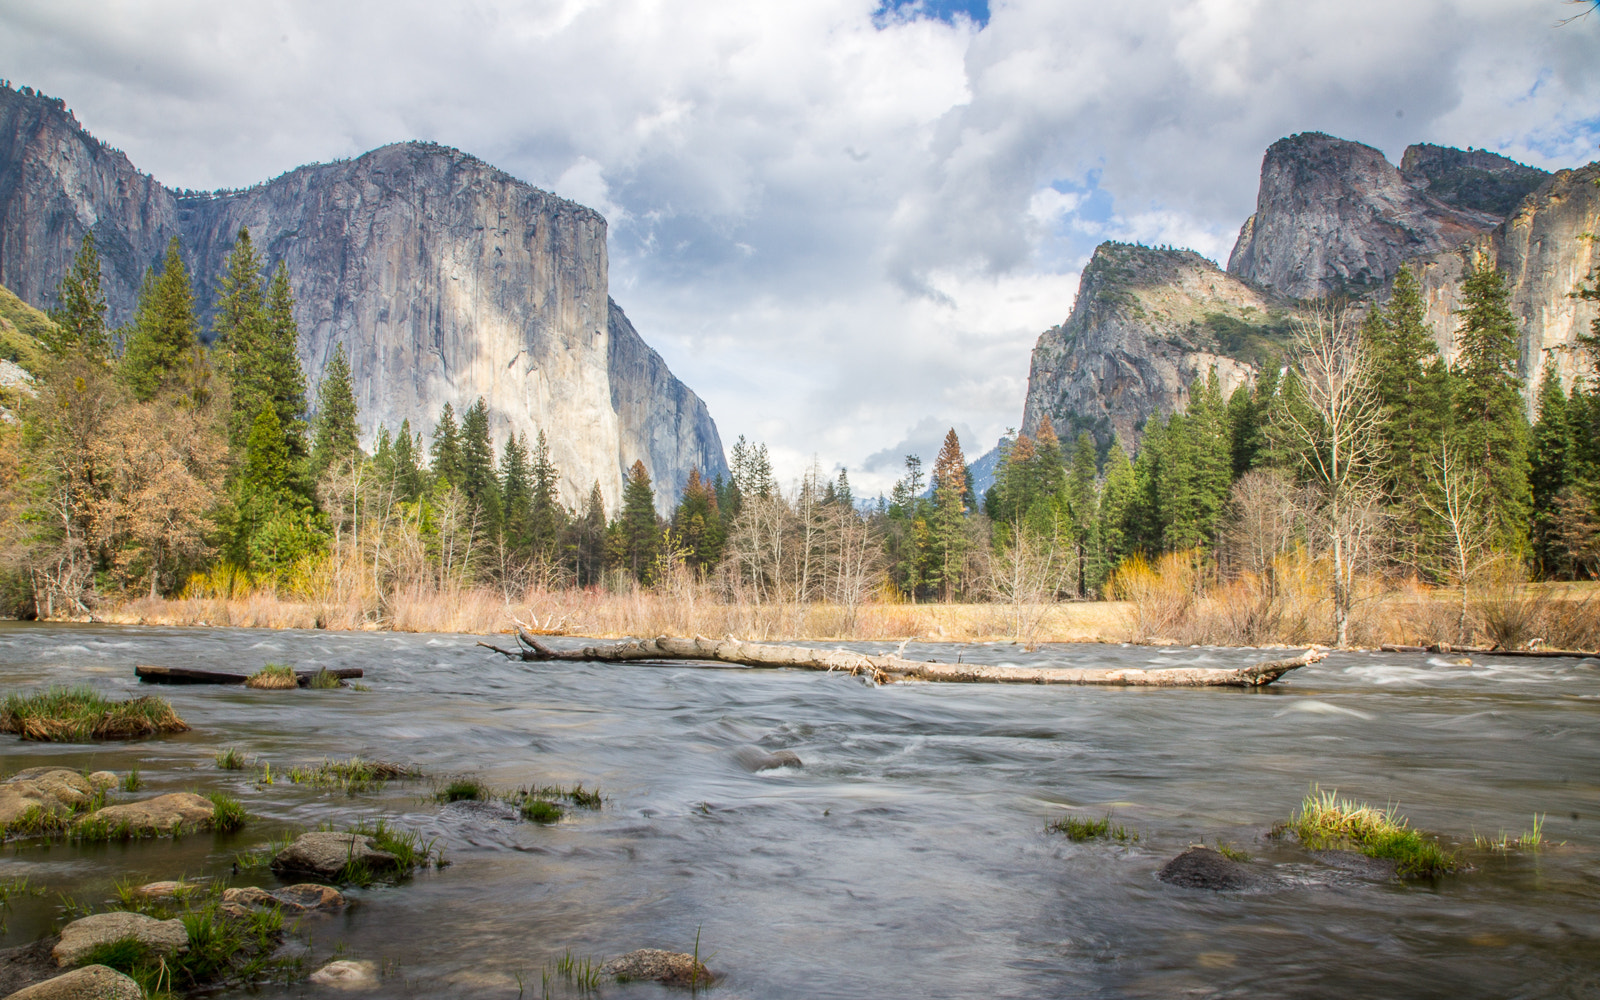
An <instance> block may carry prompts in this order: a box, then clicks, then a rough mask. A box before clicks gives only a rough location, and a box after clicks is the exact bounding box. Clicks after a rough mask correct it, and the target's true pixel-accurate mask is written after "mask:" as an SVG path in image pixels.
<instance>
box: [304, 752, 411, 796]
mask: <svg viewBox="0 0 1600 1000" xmlns="http://www.w3.org/2000/svg"><path fill="white" fill-rule="evenodd" d="M288 776H289V780H290V781H292V782H294V783H295V784H297V785H313V786H315V787H317V788H337V789H339V790H341V791H343V792H344V793H346V794H347V795H356V794H358V793H360V792H370V791H376V790H377V789H379V788H382V787H383V784H384V782H386V781H393V780H395V779H404V778H420V777H422V770H421V769H420V768H417V767H414V766H412V765H410V764H396V763H394V762H393V761H387V760H362V759H361V758H360V757H351V758H350V759H349V760H333V759H331V758H324V759H323V761H322V763H320V764H315V765H308V766H305V767H292V768H290V769H289V772H288Z"/></svg>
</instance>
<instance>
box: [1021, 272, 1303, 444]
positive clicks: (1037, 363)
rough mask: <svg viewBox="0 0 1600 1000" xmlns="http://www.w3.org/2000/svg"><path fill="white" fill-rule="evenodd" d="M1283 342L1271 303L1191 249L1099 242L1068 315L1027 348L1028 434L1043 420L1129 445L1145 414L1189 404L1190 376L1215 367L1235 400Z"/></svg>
mask: <svg viewBox="0 0 1600 1000" xmlns="http://www.w3.org/2000/svg"><path fill="white" fill-rule="evenodd" d="M1287 336H1288V326H1287V321H1286V318H1285V316H1284V314H1283V313H1282V311H1281V310H1280V309H1279V308H1277V307H1276V306H1275V305H1274V303H1273V302H1271V301H1270V300H1269V299H1268V298H1267V297H1266V296H1265V295H1263V294H1262V293H1261V292H1260V291H1259V290H1257V289H1255V288H1252V287H1251V286H1249V285H1247V284H1246V283H1244V282H1243V281H1240V280H1239V279H1238V278H1236V277H1234V276H1233V275H1230V274H1228V273H1227V272H1225V271H1223V270H1221V269H1220V268H1218V267H1217V266H1216V265H1215V264H1213V263H1212V262H1211V261H1209V260H1206V259H1205V258H1204V257H1202V256H1200V255H1199V254H1197V253H1195V252H1193V251H1192V250H1158V249H1154V248H1151V247H1143V246H1132V245H1129V244H1126V243H1102V244H1100V246H1099V247H1098V248H1097V249H1096V250H1095V252H1094V256H1093V258H1092V259H1091V260H1090V261H1089V265H1088V266H1087V267H1085V268H1084V271H1083V278H1082V279H1081V282H1080V284H1079V286H1078V299H1077V302H1076V303H1074V305H1073V307H1072V314H1071V315H1070V316H1069V317H1068V318H1067V321H1066V322H1065V323H1063V324H1062V325H1060V326H1056V327H1052V328H1050V329H1049V330H1046V331H1045V332H1044V333H1043V334H1041V335H1040V337H1039V342H1038V344H1037V346H1035V347H1034V349H1033V364H1032V367H1031V369H1030V370H1029V373H1028V398H1027V404H1026V409H1025V410H1024V413H1023V431H1024V432H1025V433H1028V434H1033V433H1035V432H1036V431H1037V430H1038V427H1039V423H1040V420H1041V418H1043V417H1044V416H1046V415H1048V416H1049V417H1050V421H1051V423H1052V424H1054V425H1055V428H1056V433H1057V434H1058V436H1060V437H1061V438H1062V439H1063V440H1069V439H1070V438H1071V437H1072V436H1075V435H1076V434H1077V433H1078V431H1080V430H1084V429H1087V430H1091V431H1093V432H1094V434H1095V436H1096V438H1097V439H1098V440H1099V441H1100V442H1101V443H1102V444H1103V443H1105V442H1107V441H1109V440H1110V439H1111V437H1112V436H1113V435H1115V436H1116V437H1117V438H1119V439H1120V440H1121V441H1122V443H1123V446H1124V447H1127V448H1130V449H1131V448H1132V447H1134V446H1135V444H1136V442H1137V440H1138V433H1137V432H1138V428H1140V427H1141V426H1143V424H1144V422H1145V420H1147V419H1148V418H1149V417H1150V416H1151V415H1153V414H1156V413H1171V412H1173V411H1174V410H1179V409H1182V408H1183V407H1184V406H1185V405H1186V403H1187V401H1188V391H1189V386H1190V385H1191V384H1192V383H1193V382H1194V380H1195V379H1196V378H1200V379H1204V378H1205V377H1206V375H1207V373H1208V372H1209V371H1210V370H1211V369H1212V368H1215V369H1216V371H1217V376H1218V378H1219V380H1220V382H1221V384H1222V389H1223V392H1224V393H1229V392H1232V391H1233V390H1234V389H1235V388H1237V387H1238V386H1239V385H1241V384H1242V383H1244V382H1245V381H1247V380H1249V379H1250V378H1252V377H1253V375H1254V373H1255V370H1256V366H1257V365H1259V364H1261V363H1262V362H1265V361H1268V360H1270V359H1273V358H1276V357H1277V356H1278V353H1279V352H1280V351H1281V345H1282V343H1283V342H1284V341H1285V339H1286V338H1287Z"/></svg>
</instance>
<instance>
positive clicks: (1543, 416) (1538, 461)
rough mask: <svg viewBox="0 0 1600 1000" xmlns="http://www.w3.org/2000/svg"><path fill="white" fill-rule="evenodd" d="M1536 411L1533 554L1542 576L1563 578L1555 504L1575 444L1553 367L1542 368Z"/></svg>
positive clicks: (1570, 469)
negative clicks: (1537, 409) (1542, 376)
mask: <svg viewBox="0 0 1600 1000" xmlns="http://www.w3.org/2000/svg"><path fill="white" fill-rule="evenodd" d="M1579 402H1580V404H1581V402H1582V401H1581V399H1580V400H1579ZM1538 407H1539V412H1538V417H1539V419H1538V422H1536V423H1535V424H1534V425H1533V452H1532V468H1531V474H1530V475H1529V477H1528V479H1529V488H1530V492H1531V495H1532V498H1533V553H1534V559H1535V560H1536V562H1537V564H1538V567H1539V571H1540V573H1541V574H1542V575H1544V576H1555V575H1564V574H1566V573H1568V572H1570V571H1571V567H1570V566H1569V565H1567V563H1568V559H1567V556H1566V549H1565V546H1563V545H1562V544H1561V542H1560V540H1559V538H1558V536H1557V530H1556V525H1557V520H1556V519H1557V508H1556V502H1557V498H1558V497H1560V496H1561V493H1562V491H1563V490H1565V489H1566V488H1567V487H1569V486H1571V485H1572V482H1573V473H1574V471H1575V468H1574V467H1575V466H1576V464H1577V461H1576V459H1577V442H1576V441H1575V440H1574V438H1573V434H1572V430H1573V428H1572V422H1571V420H1570V418H1569V414H1568V410H1569V400H1568V399H1567V393H1566V390H1565V389H1564V388H1562V385H1561V379H1560V377H1559V376H1558V375H1557V374H1556V370H1555V366H1554V365H1546V366H1545V370H1544V380H1543V381H1541V382H1540V383H1539V402H1538Z"/></svg>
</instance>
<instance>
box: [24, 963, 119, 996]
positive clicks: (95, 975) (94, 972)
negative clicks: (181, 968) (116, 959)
mask: <svg viewBox="0 0 1600 1000" xmlns="http://www.w3.org/2000/svg"><path fill="white" fill-rule="evenodd" d="M6 1000H144V991H143V990H141V989H139V984H138V983H136V982H134V981H133V980H132V979H129V978H128V977H127V976H124V975H123V974H122V973H120V972H118V971H116V970H115V969H110V968H107V967H106V966H104V965H86V966H84V967H83V968H81V969H73V970H72V971H71V972H68V973H66V974H64V975H60V976H56V977H55V978H54V979H46V980H45V981H44V982H42V983H35V984H34V985H32V986H29V987H27V988H25V989H22V990H19V991H18V992H16V993H13V994H11V996H9V997H7V998H6Z"/></svg>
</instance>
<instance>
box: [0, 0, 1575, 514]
mask: <svg viewBox="0 0 1600 1000" xmlns="http://www.w3.org/2000/svg"><path fill="white" fill-rule="evenodd" d="M1566 12H1567V8H1565V7H1563V6H1562V5H1561V4H1560V3H1557V2H1556V0H1413V2H1410V3H1405V4H1396V3H1393V2H1392V0H1347V2H1345V3H1341V4H1309V5H1308V4H1283V3H1272V2H1269V0H1176V2H1174V3H1170V4H1164V5H1149V4H1107V3H1103V2H1089V0H1006V2H1003V3H996V4H993V5H990V4H988V3H984V2H981V0H964V2H952V0H920V2H900V0H885V2H882V3H880V2H878V0H807V2H805V3H764V4H751V3H742V2H738V0H678V2H676V3H673V4H662V3H660V2H659V0H524V2H499V3H496V2H483V3H476V4H472V5H465V6H464V5H441V4H437V3H424V2H421V0H386V2H382V3H379V2H377V0H356V2H351V3H346V4H331V5H330V4H324V3H315V2H312V0H279V2H276V3H273V4H215V3H204V2H201V0H152V2H150V3H146V4H141V5H137V7H134V6H125V5H106V4H103V3H95V2H91V0H54V2H52V3H50V4H29V3H25V2H20V0H0V60H3V62H4V65H5V66H6V74H7V75H8V76H9V77H10V78H11V79H13V80H14V81H16V82H17V83H19V84H29V85H32V86H35V87H39V88H41V89H43V90H45V91H46V92H48V93H50V94H52V95H56V96H61V97H64V98H66V100H67V102H68V104H69V105H71V106H72V107H73V108H74V109H75V110H76V112H77V113H78V116H79V118H80V120H81V121H83V122H84V124H85V125H86V126H87V127H88V128H90V129H91V130H92V131H93V132H94V133H95V134H96V135H98V136H99V137H101V138H103V139H105V140H106V141H108V142H110V143H111V144H113V145H115V146H118V147H120V148H122V149H124V150H125V151H127V153H128V154H129V156H130V157H131V158H132V160H133V161H134V162H135V163H136V164H138V165H139V166H140V167H141V168H143V169H145V170H148V171H150V172H151V173H153V174H154V175H155V176H157V177H158V178H160V179H161V180H163V181H164V182H166V183H168V184H171V185H174V186H187V187H196V188H211V187H218V186H239V185H246V184H250V183H254V182H256V181H259V180H262V179H264V178H267V177H270V176H273V175H276V174H278V173H280V172H282V171H284V170H287V169H290V168H292V167H294V166H297V165H299V164H301V163H305V162H310V161H316V160H327V159H332V158H335V157H342V156H351V155H355V154H359V153H361V152H363V151H365V150H367V149H370V148H372V147H374V146H377V145H381V144H383V143H386V142H392V141H396V140H400V139H411V138H424V139H431V140H434V141H438V142H443V143H447V144H450V145H453V146H458V147H460V148H462V149H465V150H467V151H469V152H471V153H473V154H475V155H477V156H479V157H482V158H483V159H485V160H487V161H489V162H491V163H493V164H495V165H496V166H499V167H501V168H502V169H505V170H507V171H509V172H510V173H512V174H513V175H515V176H517V177H520V178H523V179H524V180H527V181H529V182H531V183H534V184H537V185H539V186H541V187H544V188H547V189H551V190H555V191H557V192H558V193H561V194H563V195H565V196H567V197H571V198H574V199H576V200H579V201H582V202H585V203H587V204H590V205H592V206H593V207H596V208H598V209H600V210H602V211H603V212H605V214H606V215H607V217H608V219H609V221H610V224H611V228H610V235H611V244H610V251H611V275H612V294H613V296H614V297H615V298H616V299H617V301H618V302H619V303H620V304H621V305H622V306H623V307H624V308H625V309H626V310H627V311H628V313H629V316H630V317H631V318H632V319H633V320H634V322H635V324H636V325H637V327H638V329H639V331H640V333H641V334H642V335H643V336H644V337H645V339H646V340H648V341H649V342H650V343H651V344H652V345H653V346H655V347H656V348H657V349H658V350H660V351H661V353H662V354H663V355H664V356H665V357H666V359H667V361H668V362H669V364H671V366H672V367H673V370H674V371H675V372H676V373H677V374H678V375H679V376H680V377H682V378H683V379H684V380H685V381H686V382H687V383H688V384H689V385H690V386H692V387H693V388H694V389H695V390H696V391H697V392H699V393H700V394H701V395H702V396H703V397H705V398H706V400H707V402H708V403H709V404H710V406H711V410H712V413H713V415H714V416H715V417H716V419H717V421H718V424H719V426H720V427H721V429H722V432H723V435H724V437H725V438H726V439H728V440H732V439H733V438H734V437H736V436H737V435H739V434H744V435H746V436H747V437H750V438H752V439H761V440H765V441H767V442H768V443H769V445H770V446H771V449H772V454H773V457H774V459H775V462H776V464H777V467H778V471H779V472H780V474H781V475H783V476H785V477H794V476H797V475H798V474H799V473H800V471H801V470H802V469H803V468H804V466H805V465H806V464H807V463H809V462H810V461H811V460H812V459H813V457H815V458H816V459H817V460H818V461H819V462H820V463H821V464H822V465H823V466H824V467H825V468H827V467H835V466H840V465H843V466H847V467H849V468H850V469H851V470H852V478H853V479H856V480H857V485H858V488H859V489H860V490H861V491H862V492H863V493H864V494H865V493H868V492H876V491H877V490H878V489H886V488H887V487H888V485H889V484H890V483H892V481H893V479H894V477H895V476H896V475H898V461H899V458H898V456H896V457H895V459H894V462H893V463H891V464H892V466H893V467H885V468H883V469H881V470H877V469H875V470H869V469H868V468H867V466H868V465H869V464H874V465H876V464H881V463H880V462H879V461H878V459H876V458H875V456H879V455H881V454H882V453H884V452H886V451H887V452H889V453H893V452H895V451H897V450H898V449H899V447H900V446H899V445H897V446H894V447H886V445H887V442H889V441H890V440H892V439H894V438H897V437H898V438H902V439H903V440H902V445H903V444H905V442H907V441H910V440H912V438H913V437H914V436H915V435H914V434H912V430H914V429H916V428H921V427H923V426H924V425H925V424H928V425H929V426H931V425H932V424H939V425H941V427H940V430H941V435H942V431H943V429H947V428H948V427H949V426H950V425H951V424H955V425H956V426H957V427H958V428H966V429H969V430H970V432H971V434H972V440H969V439H968V436H967V433H966V431H963V432H962V441H963V444H965V445H966V446H967V449H968V452H969V457H972V456H974V455H976V454H978V453H980V452H981V451H983V450H985V449H986V448H987V447H988V446H989V444H991V443H992V442H993V440H994V438H995V437H996V436H998V434H999V433H1000V432H1001V431H1002V430H1003V429H1004V428H1005V427H1007V426H1011V425H1014V424H1016V423H1017V422H1018V421H1019V420H1020V418H1021V409H1022V399H1023V393H1024V390H1025V388H1026V379H1027V371H1028V363H1029V352H1030V350H1031V348H1032V346H1033V342H1034V339H1035V338H1036V337H1037V335H1038V333H1039V332H1040V331H1042V330H1043V329H1045V328H1046V327H1049V326H1051V325H1053V324H1056V323H1059V322H1061V321H1062V320H1063V319H1065V318H1066V316H1067V313H1068V312H1069V310H1070V309H1071V306H1072V298H1073V295H1074V294H1075V292H1076V288H1077V272H1078V270H1079V268H1081V267H1082V265H1083V263H1084V261H1085V260H1086V259H1087V257H1088V254H1089V253H1090V252H1092V250H1093V247H1094V246H1095V244H1096V243H1098V242H1099V241H1100V240H1102V239H1108V238H1114V239H1123V240H1139V241H1144V242H1147V243H1174V244H1178V245H1187V246H1192V247H1194V248H1195V249H1197V250H1199V251H1200V252H1202V253H1205V254H1207V255H1208V256H1212V257H1214V258H1217V259H1225V257H1226V254H1227V252H1228V250H1229V249H1230V248H1231V246H1232V243H1233V239H1234V236H1235V235H1236V233H1237V232H1238V227H1239V225H1240V223H1241V222H1242V221H1243V220H1244V218H1245V216H1246V215H1248V214H1249V212H1250V211H1251V210H1252V209H1253V206H1254V198H1255V186H1256V179H1257V174H1258V171H1259V169H1260V162H1261V155H1262V152H1263V150H1264V149H1265V147H1266V146H1267V145H1268V144H1269V143H1271V142H1272V141H1273V140H1275V139H1277V138H1279V137H1280V136H1283V135H1286V134H1289V133H1292V132H1297V131H1304V130H1309V129H1318V130H1323V131H1327V132H1331V133H1333V134H1336V135H1341V136H1345V137H1347V138H1351V139H1357V140H1360V141H1363V142H1367V143H1370V144H1372V145H1375V146H1378V147H1379V148H1381V149H1383V150H1384V151H1385V153H1386V154H1387V155H1388V156H1389V157H1390V158H1391V159H1398V157H1399V155H1400V154H1401V152H1402V151H1403V150H1404V148H1405V146H1406V145H1407V144H1409V143H1411V142H1438V143H1444V144H1449V145H1458V146H1466V145H1473V146H1479V147H1486V148H1490V149H1496V150H1500V151H1503V152H1506V153H1508V154H1509V155H1513V156H1516V157H1518V158H1521V159H1524V160H1527V161H1529V162H1533V163H1536V164H1538V165H1541V166H1546V167H1557V166H1572V165H1575V164H1578V163H1581V162H1585V161H1587V160H1589V159H1591V158H1593V157H1594V155H1595V152H1596V148H1595V144H1596V142H1600V60H1595V59H1594V52H1595V50H1596V46H1597V43H1600V18H1588V19H1585V20H1584V21H1579V22H1574V23H1572V24H1569V25H1566V26H1565V27H1556V26H1555V21H1556V20H1557V18H1558V17H1560V16H1562V15H1563V14H1565V13H1566ZM930 421H931V422H932V424H929V422H930ZM908 429H910V430H908ZM923 457H924V459H925V460H931V453H930V454H929V455H924V456H923ZM858 468H859V469H861V472H860V473H859V478H858V474H857V472H856V470H857V469H858Z"/></svg>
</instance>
